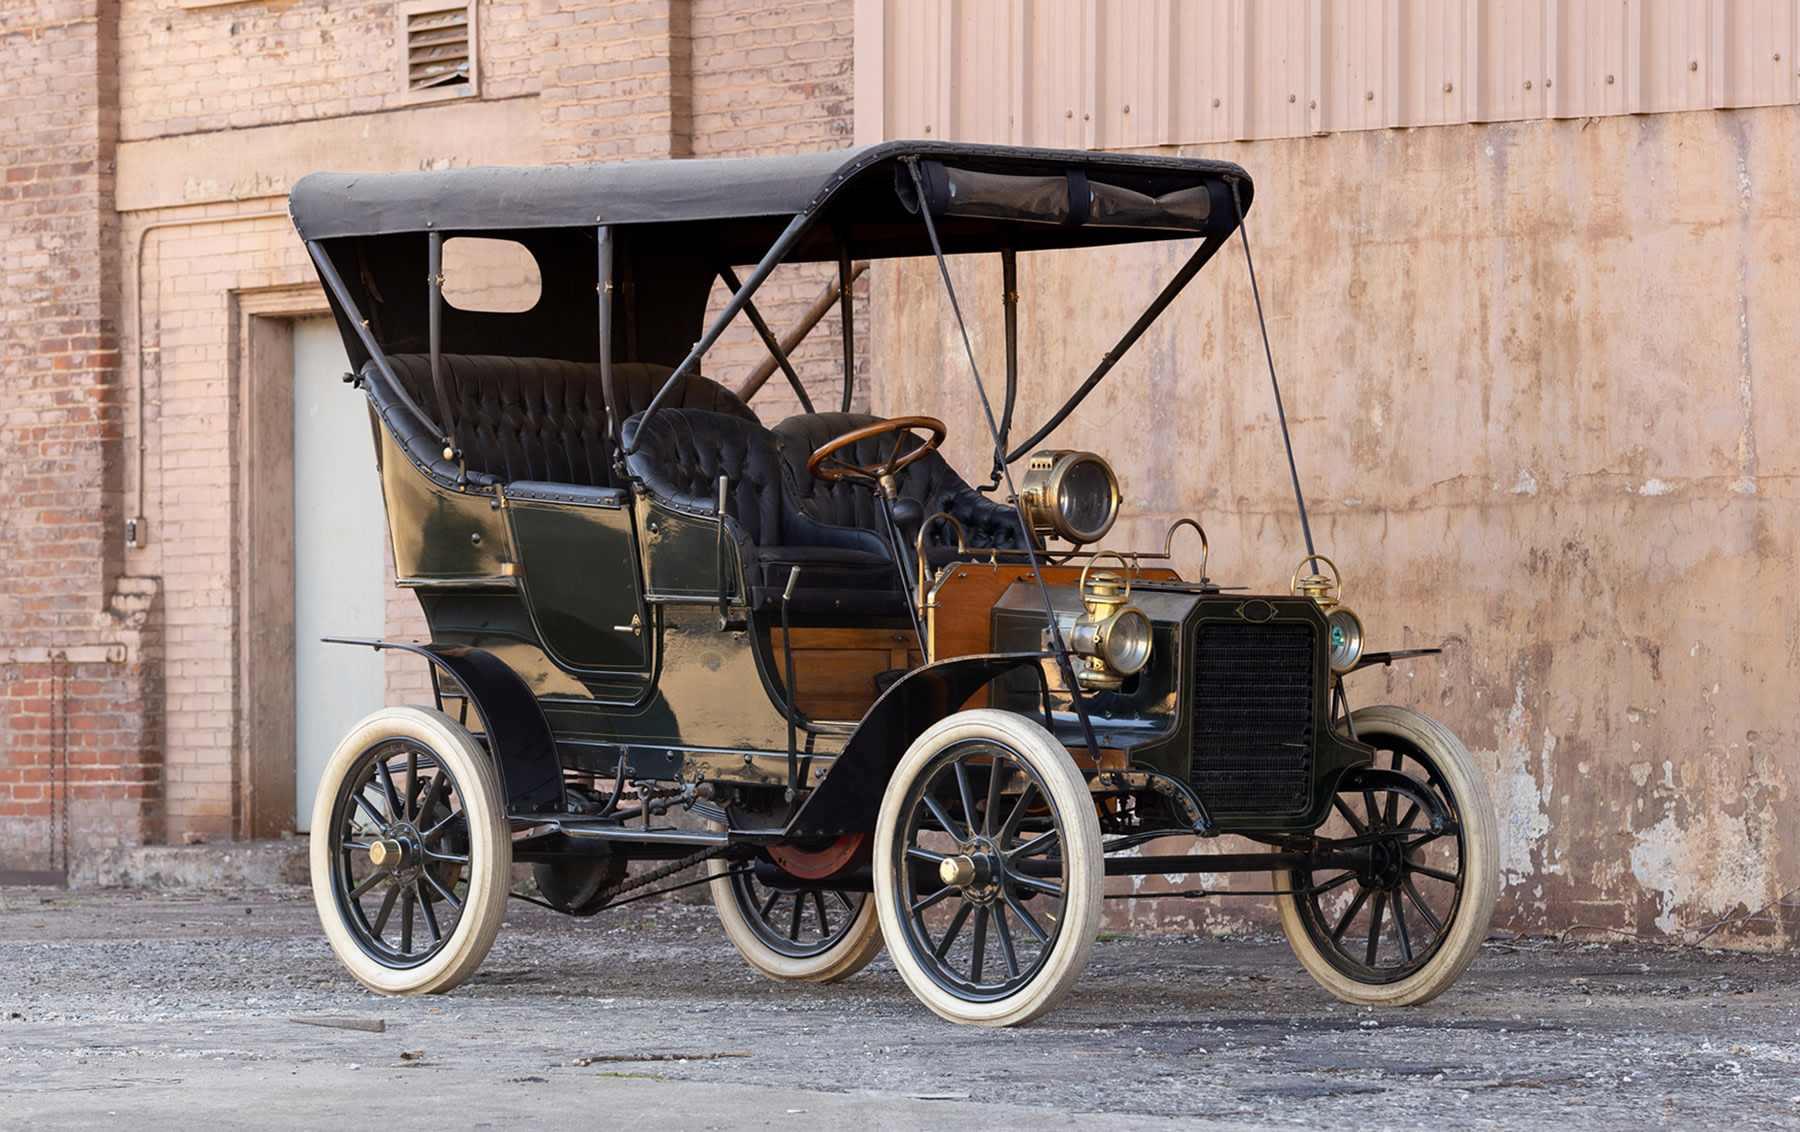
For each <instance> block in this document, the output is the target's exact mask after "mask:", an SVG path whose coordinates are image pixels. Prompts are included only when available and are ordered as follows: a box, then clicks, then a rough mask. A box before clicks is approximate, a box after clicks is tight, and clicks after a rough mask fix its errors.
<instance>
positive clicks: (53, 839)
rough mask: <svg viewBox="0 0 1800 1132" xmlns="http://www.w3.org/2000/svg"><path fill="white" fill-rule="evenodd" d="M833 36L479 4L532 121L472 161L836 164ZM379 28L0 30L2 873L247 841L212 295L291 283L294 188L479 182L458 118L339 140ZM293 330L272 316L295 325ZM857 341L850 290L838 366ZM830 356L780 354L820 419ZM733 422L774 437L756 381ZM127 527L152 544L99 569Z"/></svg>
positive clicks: (232, 531) (763, 8) (229, 322)
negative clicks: (289, 202)
mask: <svg viewBox="0 0 1800 1132" xmlns="http://www.w3.org/2000/svg"><path fill="white" fill-rule="evenodd" d="M853 7H854V4H853V0H813V2H806V3H793V4H780V5H767V4H759V3H753V2H751V0H641V2H639V0H624V2H616V3H615V2H603V0H481V2H480V3H479V4H478V5H477V21H476V26H477V35H478V37H479V39H478V42H479V54H480V75H479V77H480V98H479V102H480V103H482V104H489V105H491V104H494V103H496V102H497V101H499V100H515V101H516V102H517V103H518V104H520V105H522V106H535V111H526V120H533V119H535V121H536V123H537V125H538V136H537V137H535V138H530V139H527V140H526V142H525V146H524V147H523V148H521V147H520V146H519V145H518V144H517V142H516V141H509V142H508V144H507V145H504V146H500V147H499V149H500V150H502V151H504V152H505V153H508V154H514V155H515V156H512V157H510V158H509V160H513V161H517V162H522V163H525V162H529V161H531V160H534V159H535V160H540V161H542V162H544V163H559V162H571V161H587V160H603V159H613V158H627V157H684V156H696V157H698V156H707V157H711V156H738V155H749V154H756V153H774V152H792V151H796V150H810V149H819V148H825V147H830V146H833V145H848V144H850V138H851V122H850V116H849V115H850V78H851V76H850V68H851V41H850V32H851V24H852V16H853ZM398 19H399V14H398V5H396V4H394V3H377V2H363V3H350V4H345V3H339V2H336V0H330V2H328V0H293V2H290V3H284V4H260V3H238V4H222V5H215V6H203V7H192V8H189V7H182V6H180V5H177V4H174V3H171V2H168V0H41V2H37V3H32V4H12V5H5V6H3V7H0V128H3V129H4V131H5V132H4V135H3V136H4V137H5V139H6V142H7V144H6V146H5V147H4V148H0V253H3V256H4V258H3V259H0V450H4V452H5V455H6V459H5V460H4V461H0V491H3V492H4V496H5V498H7V499H9V500H10V501H13V503H14V506H10V507H8V508H6V509H4V510H0V545H3V546H4V547H5V549H6V552H7V555H8V561H9V563H10V564H11V565H12V572H11V575H10V576H8V577H6V578H4V579H0V869H4V868H34V869H35V868H52V867H60V865H61V863H62V861H63V855H64V854H65V852H66V850H67V849H73V850H75V851H79V850H80V849H81V848H83V847H86V846H89V845H102V844H113V843H130V842H146V841H148V842H155V841H163V840H167V841H170V842H177V843H179V842H183V841H189V840H196V839H202V838H204V839H208V840H213V839H220V838H229V837H232V836H237V835H239V834H240V833H241V831H242V829H243V822H244V820H245V818H244V813H243V808H244V807H243V798H244V790H245V781H244V779H245V775H246V773H247V772H246V769H245V768H246V766H248V765H250V764H251V763H252V762H253V761H254V760H253V759H252V757H251V756H252V755H253V753H252V752H246V750H245V749H244V748H245V744H246V743H247V742H249V740H248V739H247V737H246V729H245V722H244V721H245V711H246V709H245V706H244V704H245V694H246V692H245V689H246V683H245V680H246V678H245V668H244V665H245V659H244V657H245V652H244V645H243V640H244V638H245V634H246V631H247V627H246V624H245V618H246V617H254V616H255V615H256V611H254V610H247V609H246V608H245V607H244V599H243V596H242V592H241V591H242V587H243V581H244V577H245V573H244V571H245V567H244V564H243V559H242V556H243V553H244V549H243V546H242V545H241V544H240V541H239V540H240V533H241V528H242V523H243V517H242V514H241V510H242V507H243V506H244V500H245V492H244V484H243V474H244V473H243V471H242V469H241V467H240V460H241V448H242V444H243V443H244V441H243V437H242V435H241V430H242V429H243V420H244V413H245V406H244V404H243V403H242V402H241V400H240V390H241V381H240V378H241V374H240V373H239V372H238V369H237V367H238V365H239V361H238V357H237V351H238V350H239V347H240V343H239V342H238V341H237V339H236V337H235V335H236V333H237V331H236V326H237V322H236V320H237V318H238V316H237V314H236V313H235V312H236V304H237V302H238V297H239V296H244V295H267V294H269V293H271V292H272V291H281V290H283V289H293V290H294V291H295V293H296V294H299V293H300V292H303V291H305V289H306V288H307V287H308V286H309V285H310V284H311V282H312V280H311V271H310V267H309V265H308V264H307V262H306V259H305V255H304V252H303V249H301V248H300V246H299V244H298V242H297V241H296V240H295V239H294V237H293V233H292V231H291V229H290V228H289V227H288V225H287V224H286V222H285V219H284V218H282V217H281V216H280V215H278V213H279V211H280V209H281V206H282V200H281V197H282V195H283V194H285V192H286V191H287V188H288V187H289V185H290V184H291V181H292V179H293V177H294V176H296V175H298V173H299V172H303V171H305V170H306V169H307V168H316V167H318V166H319V165H320V164H321V163H332V164H338V163H343V167H347V168H368V169H405V168H419V167H438V166H441V165H445V164H459V163H464V162H471V161H477V160H481V159H482V155H483V154H490V153H493V152H495V151H496V147H495V145H494V144H493V143H492V139H481V138H472V137H464V136H461V134H459V130H466V127H465V126H462V125H461V123H464V122H465V121H467V120H468V119H466V118H465V117H461V116H459V115H461V114H462V113H463V110H462V108H463V107H466V106H472V105H473V104H474V103H473V102H472V101H464V102H462V103H460V104H456V103H454V102H453V103H451V104H445V105H443V106H441V107H437V108H433V109H432V110H431V111H430V113H429V116H428V117H425V118H420V119H418V120H417V122H416V124H415V123H412V122H411V121H410V120H408V124H407V125H406V126H404V127H402V129H403V130H404V131H406V132H407V134H408V136H417V135H423V136H427V137H429V138H430V139H432V140H430V141H429V142H428V143H426V144H425V145H424V146H422V147H420V148H422V149H424V150H425V151H427V152H428V154H429V156H425V157H420V156H418V155H416V154H413V155H409V156H407V157H404V158H402V157H399V156H396V155H395V154H394V153H393V151H392V147H391V146H389V145H387V144H385V143H383V144H376V143H375V142H372V141H369V140H367V139H369V138H370V137H372V136H373V135H371V134H370V133H369V130H370V125H369V124H370V123H373V124H375V125H376V128H377V129H378V130H379V128H381V127H380V124H381V123H392V122H395V121H397V120H399V119H398V118H396V115H402V114H406V113H413V112H414V111H411V110H409V109H408V108H409V107H411V106H413V105H415V103H414V102H413V101H412V100H411V99H409V97H408V95H407V94H406V92H405V90H404V84H403V82H402V78H401V74H402V72H401V66H400V60H401V46H400V44H399V42H398V39H397V37H398V36H399V34H400V27H399V24H398ZM526 100H529V101H526ZM358 119H360V120H361V122H362V123H364V124H363V125H360V126H359V125H357V124H356V122H357V120H358ZM485 120H492V118H491V117H490V118H489V119H485ZM340 121H341V122H342V125H341V127H340V125H339V124H338V123H339V122H340ZM307 123H323V124H324V126H325V128H326V129H328V130H329V131H331V136H332V137H333V139H334V141H333V144H332V145H331V146H330V147H329V151H328V152H326V153H324V154H320V155H318V156H314V157H309V158H304V159H300V158H296V159H292V160H289V159H286V158H282V157H281V154H282V153H283V152H284V151H283V150H282V149H281V146H280V144H279V142H277V144H275V145H274V146H273V147H271V145H270V144H269V138H270V131H287V130H289V129H290V128H293V129H295V130H305V129H312V130H313V131H314V135H312V136H317V131H318V129H319V128H320V127H318V126H310V127H309V126H307V125H306V124H307ZM387 128H389V129H390V130H391V129H392V128H393V127H391V126H390V127H387ZM282 136H292V137H295V138H301V137H302V134H301V133H294V134H292V135H287V134H285V133H284V134H283V135H282ZM338 138H341V139H342V141H341V144H339V142H338V141H337V140H336V139H338ZM252 139H258V140H256V141H255V142H254V146H252ZM120 143H125V144H127V145H139V144H158V145H165V146H168V145H176V146H177V148H174V149H170V148H164V149H160V150H156V151H155V152H156V153H157V155H158V157H157V159H156V160H153V161H152V160H141V161H140V162H139V165H138V166H137V168H138V170H139V172H138V173H137V174H136V176H135V178H134V179H132V180H130V181H129V183H128V189H127V191H128V193H129V195H130V198H131V199H130V203H129V204H119V205H118V206H117V207H118V208H124V209H125V211H124V212H120V211H118V210H117V208H116V207H115V201H123V200H124V199H125V195H123V194H121V195H115V192H114V186H113V183H112V181H113V176H114V174H113V169H114V163H113V158H114V152H115V147H116V146H118V145H119V144H120ZM296 144H297V145H304V143H303V142H296ZM246 146H252V149H253V151H254V153H255V154H256V156H255V157H254V158H246V157H245V156H244V155H245V154H246V153H249V152H252V149H246ZM255 147H260V148H255ZM296 152H302V151H300V150H297V151H296ZM304 152H306V153H312V152H313V151H312V150H304ZM170 155H175V156H176V158H177V159H178V160H179V162H181V163H182V167H181V168H179V169H176V168H173V167H171V165H170V163H169V160H168V158H169V156H170ZM489 160H491V158H489ZM284 161H286V162H287V163H286V164H283V162H284ZM289 166H292V168H290V167H289ZM120 167H121V168H123V166H120ZM831 275H832V271H831V270H830V269H829V268H827V267H817V268H790V269H784V270H783V272H781V273H780V274H778V275H777V277H776V278H774V279H773V280H771V281H770V283H769V285H768V286H767V287H766V288H765V289H764V291H763V293H762V296H761V298H760V301H759V305H760V306H761V308H762V309H763V311H764V312H765V314H766V315H767V316H768V318H769V320H770V322H771V323H773V324H774V325H775V326H776V327H777V328H781V327H784V326H786V325H787V324H788V323H789V322H790V321H791V320H792V319H793V318H794V317H795V316H796V315H797V314H798V313H799V312H800V311H801V310H803V309H804V308H805V307H806V306H807V305H808V304H809V303H810V302H811V300H812V298H813V296H814V295H815V294H816V293H817V291H818V289H819V287H820V286H821V284H822V283H823V282H824V281H825V280H827V279H829V278H830V277H831ZM721 293H722V292H721ZM720 301H722V299H721V300H720ZM297 302H298V305H297V306H296V308H295V311H294V314H295V316H300V315H304V314H309V313H313V311H315V310H316V300H304V299H302V300H297ZM309 302H311V303H313V305H311V306H309V305H308V303H309ZM272 317H281V316H280V314H279V312H277V313H276V314H274V315H273V316H272ZM867 320H868V315H867V284H866V283H865V284H863V285H862V286H861V287H860V288H859V291H858V298H857V315H856V321H857V331H858V338H859V340H860V339H862V338H865V337H866V336H867V329H868V328H867ZM140 330H141V333H139V331H140ZM839 350H840V347H839V329H838V322H837V314H836V312H835V311H833V312H832V313H831V314H830V315H828V316H827V317H826V319H825V320H824V322H822V323H821V324H820V325H819V327H818V328H817V329H816V330H815V331H814V332H813V335H812V338H811V340H810V341H809V342H808V344H807V345H806V346H804V347H803V348H802V349H801V350H799V351H797V352H796V355H795V363H796V365H797V366H798V367H799V368H800V370H801V372H802V374H803V375H804V376H805V378H806V380H807V381H808V384H809V385H810V386H812V387H813V390H814V396H815V398H816V399H817V400H818V401H819V402H820V403H822V404H828V403H831V402H833V401H835V398H836V396H837V393H836V389H837V368H838V365H839V361H838V359H839ZM761 357H762V347H761V345H760V344H759V343H757V342H756V341H754V340H753V339H752V338H751V337H750V336H749V333H748V329H747V327H743V326H740V327H738V328H737V329H736V330H734V331H733V334H732V336H731V337H729V338H728V339H727V340H726V341H725V342H724V343H722V344H721V346H720V349H719V353H718V354H717V355H716V357H715V359H714V360H713V361H712V362H711V363H710V364H709V369H711V370H712V371H713V372H715V373H716V374H717V375H718V376H719V377H721V378H722V379H724V380H726V381H729V382H732V383H735V382H736V381H738V380H741V378H742V377H743V375H744V373H745V372H746V371H748V370H749V369H750V368H751V367H752V366H753V365H755V364H756V363H757V362H758V361H759V360H760V359H761ZM138 359H141V360H142V373H141V387H142V390H143V395H142V398H141V399H140V398H139V397H138V395H137V389H138V388H139V378H140V375H139V371H138V368H137V365H136V362H137V361H138ZM862 368H863V369H864V371H865V372H864V373H863V375H862V377H863V379H864V380H865V381H866V377H867V375H866V363H862ZM861 403H862V401H861V398H860V397H859V404H861ZM757 407H758V409H759V411H760V412H762V414H763V415H764V416H765V417H766V418H768V419H771V420H773V419H778V418H779V417H781V416H783V415H786V413H788V412H790V411H792V409H793V407H794V402H793V398H792V396H791V394H789V393H788V392H787V390H786V388H785V382H783V381H782V379H781V378H780V377H779V376H777V377H776V378H775V379H774V380H773V381H772V382H771V383H770V384H769V385H768V386H767V388H766V392H765V393H764V394H763V396H761V397H759V398H758V403H757ZM140 422H141V428H140ZM140 445H141V448H142V458H141V459H142V463H141V471H140V456H139V452H140ZM140 494H141V502H140ZM140 513H141V514H142V515H143V517H144V518H145V519H146V520H147V523H146V525H145V530H146V532H147V541H146V542H145V544H144V545H142V546H139V547H135V548H127V547H126V546H125V545H124V540H123V537H122V528H123V523H124V520H125V519H126V518H127V517H132V516H136V515H138V514H140ZM388 608H389V618H388V622H389V624H388V628H389V631H390V633H391V635H393V636H396V637H401V638H409V637H418V636H423V635H424V632H425V630H424V626H423V623H422V619H421V618H420V617H419V614H418V607H417V603H416V601H415V600H414V598H413V596H412V595H411V594H410V593H402V592H399V591H395V592H394V595H393V597H392V599H391V600H390V602H389V607H388ZM388 692H389V698H390V702H408V701H410V702H418V701H419V700H420V699H422V698H424V697H425V695H426V684H425V681H424V669H423V668H422V667H421V666H419V665H418V664H417V663H416V662H409V661H407V659H406V658H402V657H399V656H397V655H396V656H393V657H390V658H389V677H388Z"/></svg>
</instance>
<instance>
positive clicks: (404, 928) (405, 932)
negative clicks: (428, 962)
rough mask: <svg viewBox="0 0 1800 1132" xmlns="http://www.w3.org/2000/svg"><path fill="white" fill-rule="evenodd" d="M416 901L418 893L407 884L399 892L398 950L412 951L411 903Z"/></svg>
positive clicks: (408, 952)
mask: <svg viewBox="0 0 1800 1132" xmlns="http://www.w3.org/2000/svg"><path fill="white" fill-rule="evenodd" d="M416 903H418V894H417V892H416V890H415V889H414V888H413V886H411V885H408V886H406V888H405V889H404V890H403V891H402V892H401V893H400V950H401V951H403V952H405V953H407V954H411V953H412V921H413V905H414V904H416Z"/></svg>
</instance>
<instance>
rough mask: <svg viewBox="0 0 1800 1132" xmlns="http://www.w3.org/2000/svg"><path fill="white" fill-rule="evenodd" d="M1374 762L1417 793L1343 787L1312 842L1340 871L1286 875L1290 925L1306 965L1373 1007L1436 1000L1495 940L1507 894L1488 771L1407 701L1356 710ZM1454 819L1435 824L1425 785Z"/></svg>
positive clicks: (1283, 906) (1280, 875)
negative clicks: (1496, 915) (1502, 889)
mask: <svg viewBox="0 0 1800 1132" xmlns="http://www.w3.org/2000/svg"><path fill="white" fill-rule="evenodd" d="M1351 720H1352V722H1353V723H1354V724H1355V729H1356V736H1357V738H1359V739H1361V740H1362V741H1363V742H1365V743H1368V744H1370V745H1371V746H1373V747H1375V748H1376V750H1377V751H1378V752H1380V754H1379V756H1378V758H1377V760H1376V763H1375V765H1376V766H1377V767H1379V768H1382V769H1384V770H1390V771H1397V772H1399V773H1401V774H1404V775H1406V776H1407V777H1408V778H1410V779H1411V780H1412V787H1411V788H1410V789H1400V788H1398V786H1397V785H1389V786H1387V787H1384V788H1380V789H1353V790H1344V791H1342V792H1340V793H1339V794H1338V796H1337V797H1336V798H1335V799H1333V803H1332V807H1333V814H1332V816H1331V818H1330V820H1329V821H1328V822H1327V823H1326V824H1325V825H1323V826H1321V827H1320V828H1319V830H1318V831H1317V832H1316V833H1315V835H1314V837H1313V847H1314V849H1315V850H1317V851H1318V852H1319V853H1320V854H1321V855H1325V854H1330V855H1331V856H1332V857H1333V863H1332V864H1331V865H1330V866H1329V867H1319V868H1312V869H1287V870H1278V871H1276V873H1275V874H1274V878H1273V879H1274V884H1275V888H1276V890H1277V891H1278V892H1282V893H1285V895H1282V896H1278V897H1277V898H1276V905H1277V907H1278V908H1279V909H1280V912H1281V926H1282V928H1283V929H1284V930H1285V931H1286V933H1287V938H1288V944H1289V946H1291V947H1292V948H1293V949H1294V954H1295V955H1296V956H1298V957H1299V959H1300V962H1301V964H1302V965H1303V966H1305V968H1306V970H1307V972H1308V973H1309V974H1311V975H1312V976H1313V978H1315V979H1317V980H1318V981H1319V983H1320V984H1321V985H1323V986H1324V987H1325V988H1326V989H1327V990H1329V991H1331V993H1332V994H1334V995H1336V996H1338V997H1339V998H1341V999H1343V1000H1345V1001H1346V1002H1354V1003H1359V1004H1363V1005H1387V1006H1407V1005H1413V1004H1416V1003H1421V1002H1426V1001H1429V1000H1430V999H1432V998H1434V997H1436V996H1437V995H1438V994H1439V993H1441V992H1442V991H1443V990H1444V989H1445V988H1446V987H1448V986H1450V984H1451V983H1454V982H1455V981H1456V980H1457V978H1458V977H1460V976H1461V975H1462V973H1463V971H1464V970H1465V969H1467V967H1468V966H1469V963H1470V961H1471V960H1473V959H1474V958H1475V954H1476V952H1477V951H1479V950H1480V948H1481V941H1482V940H1483V939H1485V938H1486V937H1487V930H1488V922H1489V920H1490V919H1491V917H1492V916H1493V911H1494V903H1495V901H1496V900H1497V899H1498V897H1499V884H1500V882H1499V834H1498V831H1497V829H1496V823H1495V817H1494V806H1493V803H1492V802H1491V801H1490V800H1489V797H1488V792H1487V787H1486V786H1485V785H1484V784H1483V782H1482V780H1481V773H1480V771H1479V770H1477V769H1476V767H1475V764H1474V761H1473V760H1472V759H1470V757H1469V753H1468V751H1467V750H1466V749H1464V747H1463V745H1462V743H1461V742H1459V741H1458V740H1457V738H1456V736H1454V735H1452V734H1451V733H1450V732H1449V730H1448V729H1446V728H1445V727H1444V726H1443V725H1442V724H1439V723H1438V722H1436V721H1435V720H1432V719H1430V718H1428V717H1426V716H1424V715H1421V714H1419V713H1418V712H1415V711H1411V710H1409V709H1407V708H1401V707H1369V708H1363V709H1362V710H1361V711H1358V712H1356V713H1354V714H1353V715H1352V716H1351ZM1423 791H1429V792H1430V794H1431V795H1432V796H1435V798H1436V800H1437V802H1438V804H1439V805H1440V806H1441V807H1442V809H1443V810H1444V811H1445V813H1447V814H1448V815H1449V820H1448V821H1447V822H1445V823H1444V825H1443V827H1442V828H1441V829H1438V830H1436V831H1434V830H1433V829H1432V828H1431V820H1430V816H1429V814H1428V812H1427V810H1426V808H1425V806H1424V805H1422V804H1421V797H1422V796H1423V795H1422V794H1421V793H1420V792H1423Z"/></svg>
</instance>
